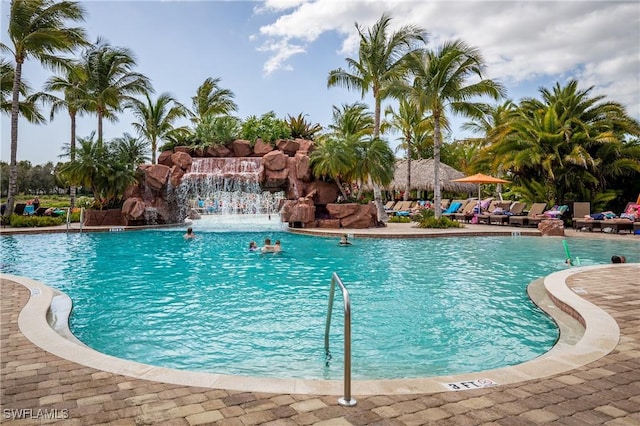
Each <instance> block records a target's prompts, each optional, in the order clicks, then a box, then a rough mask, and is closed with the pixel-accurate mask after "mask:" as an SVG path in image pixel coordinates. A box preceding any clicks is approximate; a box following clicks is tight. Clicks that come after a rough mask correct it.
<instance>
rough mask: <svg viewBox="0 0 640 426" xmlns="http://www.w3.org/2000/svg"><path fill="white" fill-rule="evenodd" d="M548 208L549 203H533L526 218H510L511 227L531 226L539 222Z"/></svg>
mask: <svg viewBox="0 0 640 426" xmlns="http://www.w3.org/2000/svg"><path fill="white" fill-rule="evenodd" d="M546 208H547V203H533V205H531V208H530V209H529V213H527V215H526V216H510V217H509V225H511V226H529V224H530V223H534V222H539V221H538V220H537V219H538V217H539V216H540V215H542V214H543V213H544V209H546ZM530 221H531V222H530ZM536 224H537V223H536Z"/></svg>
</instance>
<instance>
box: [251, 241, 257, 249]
mask: <svg viewBox="0 0 640 426" xmlns="http://www.w3.org/2000/svg"><path fill="white" fill-rule="evenodd" d="M256 250H258V245H257V244H256V242H255V241H251V242H250V243H249V251H256Z"/></svg>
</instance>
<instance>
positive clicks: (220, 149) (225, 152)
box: [207, 145, 231, 157]
mask: <svg viewBox="0 0 640 426" xmlns="http://www.w3.org/2000/svg"><path fill="white" fill-rule="evenodd" d="M207 155H208V156H210V157H231V150H230V149H229V148H227V147H226V146H224V145H214V146H210V147H209V148H207Z"/></svg>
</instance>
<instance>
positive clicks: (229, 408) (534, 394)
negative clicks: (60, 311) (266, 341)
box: [0, 224, 640, 426]
mask: <svg viewBox="0 0 640 426" xmlns="http://www.w3.org/2000/svg"><path fill="white" fill-rule="evenodd" d="M487 228H488V229H487ZM85 229H86V228H85ZM86 230H87V231H90V230H93V229H86ZM100 230H105V229H100ZM107 230H108V229H107ZM465 230H466V231H467V232H473V234H475V235H478V234H481V235H484V234H487V233H495V232H507V233H508V234H507V235H511V232H512V231H513V232H521V233H522V234H525V233H529V232H531V233H533V234H537V230H535V229H533V230H529V229H527V228H513V229H511V228H508V227H499V226H483V225H469V226H467V228H465ZM41 231H42V230H36V232H41ZM308 231H309V230H304V231H303V232H305V233H306V232H308ZM18 232H21V233H22V232H28V231H18ZM32 232H33V230H32ZM48 232H66V230H65V229H63V230H61V229H60V228H57V229H51V230H48ZM314 232H321V233H323V234H327V233H330V234H340V233H345V232H346V233H348V234H352V235H354V237H356V238H358V237H367V236H386V237H394V236H395V237H400V238H407V237H417V236H420V237H429V236H442V235H443V234H444V235H451V234H458V232H460V231H457V230H456V231H454V232H451V230H444V231H443V230H418V229H416V228H412V227H411V226H410V225H407V224H390V226H388V227H386V228H378V229H372V230H346V231H345V230H339V231H338V230H336V231H333V232H332V231H331V230H317V231H314ZM6 233H12V231H11V230H10V229H9V228H5V229H2V234H6ZM458 235H460V234H458ZM567 237H582V238H608V239H622V240H625V241H629V240H632V241H638V243H639V244H640V237H637V236H632V235H615V234H599V233H593V234H591V233H588V232H584V233H575V232H573V231H570V230H567ZM620 254H624V253H620ZM540 281H541V283H540V284H541V285H538V286H535V288H534V290H532V291H531V292H537V293H538V295H537V296H536V295H532V298H534V299H535V298H537V300H538V301H539V302H540V303H543V304H545V303H546V304H548V305H549V306H548V307H547V308H548V309H549V310H550V311H551V314H552V315H553V316H554V318H560V317H561V316H562V315H564V314H563V313H562V312H553V310H554V309H555V310H556V311H559V310H558V309H557V308H555V305H551V304H550V303H549V301H548V300H547V301H546V302H545V294H548V295H550V297H551V298H553V299H556V301H558V305H563V306H564V308H565V310H567V311H569V313H571V314H572V315H573V316H574V317H580V318H581V319H582V322H583V323H584V324H586V330H585V329H582V331H581V330H580V327H579V326H575V325H573V326H572V325H571V319H568V320H566V319H563V320H561V321H562V322H563V324H565V328H564V329H563V328H562V327H561V331H562V335H563V337H561V342H560V343H559V345H557V348H554V350H552V353H550V355H549V356H546V355H545V356H543V357H540V359H537V360H534V361H533V362H531V363H525V364H523V365H521V366H522V367H521V368H519V367H518V366H516V368H513V369H510V370H513V371H509V372H508V373H509V374H506V373H505V372H504V371H502V372H498V373H495V372H486V374H485V373H484V372H483V373H477V374H472V375H470V376H469V377H476V378H485V377H491V378H492V380H494V381H496V382H497V383H498V385H497V386H494V387H487V388H482V389H475V390H465V391H448V390H447V389H446V388H445V387H444V386H443V383H445V382H446V383H451V381H453V379H451V378H448V380H441V381H440V382H441V383H440V388H436V389H435V390H434V389H432V388H416V389H417V391H416V390H412V389H405V391H404V392H402V391H400V392H399V391H398V389H397V388H396V389H394V390H393V391H390V392H389V393H386V392H384V391H382V390H379V389H378V388H376V387H375V384H371V386H368V385H367V384H366V383H365V384H361V383H360V384H358V383H354V386H353V397H354V398H355V399H356V400H357V405H356V406H354V407H343V406H340V405H339V404H338V398H337V396H336V394H335V392H334V390H329V391H328V393H329V394H326V393H324V392H323V393H316V394H314V393H309V392H308V391H307V390H305V391H304V392H303V391H302V390H301V391H300V392H293V391H288V392H266V391H256V390H242V389H243V388H246V389H250V388H252V387H253V385H252V384H251V383H243V382H244V381H245V380H246V379H241V378H237V379H236V380H235V381H234V380H231V381H229V382H225V381H224V380H221V381H218V382H217V383H219V384H224V383H227V385H226V386H215V384H214V385H213V386H206V387H205V386H201V384H200V383H199V382H197V381H192V382H190V384H191V386H190V385H188V384H184V383H183V384H178V383H172V384H169V383H167V382H159V381H156V380H150V379H145V378H141V377H144V374H142V375H140V374H137V372H134V371H133V370H129V371H130V372H131V374H123V373H114V372H113V371H111V370H117V364H118V362H117V361H114V362H108V363H107V364H104V368H95V367H93V366H87V364H90V365H100V362H104V357H103V359H102V360H97V361H95V360H93V359H88V358H85V357H84V355H83V354H84V353H83V352H82V350H80V349H78V350H77V351H75V352H74V353H67V354H66V355H65V356H64V357H62V356H59V355H56V353H58V354H65V350H68V345H70V344H71V343H70V342H69V341H68V340H66V339H62V338H59V336H57V335H56V336H57V337H55V336H54V338H49V336H50V335H49V334H46V333H44V332H50V331H51V328H49V327H48V326H47V318H46V315H45V312H46V310H47V307H48V306H49V303H50V302H47V301H46V300H44V297H42V296H44V295H45V288H43V289H42V290H40V291H37V292H36V291H34V290H33V289H34V288H35V287H37V283H35V282H30V281H29V280H24V279H20V278H12V277H11V276H3V278H2V282H1V285H0V303H1V304H0V323H1V329H0V362H1V371H0V404H1V411H2V413H1V414H0V416H2V417H1V419H2V420H0V423H2V424H42V423H50V422H58V423H60V424H65V425H67V424H68V425H89V424H90V425H94V424H111V425H141V424H154V425H156V424H165V425H196V424H218V425H243V426H244V425H374V424H375V425H423V424H434V425H480V424H483V425H489V424H491V425H539V424H545V425H546V424H559V425H573V424H575V425H585V424H607V425H639V424H640V296H639V295H638V286H640V264H622V265H602V266H599V267H586V268H571V269H568V270H566V271H561V272H559V273H556V274H553V275H552V276H550V277H547V279H545V280H544V283H542V280H540ZM532 287H534V286H532ZM30 289H31V290H30ZM545 289H546V292H545V291H544V290H545ZM34 304H35V305H38V304H39V306H32V305H34ZM34 309H35V310H34ZM603 311H604V312H603ZM605 313H606V314H605ZM607 314H608V315H607ZM565 320H566V321H565ZM574 322H575V321H574ZM43 329H46V330H43ZM39 332H43V333H44V335H39ZM581 332H584V336H582V337H581V336H580V333H581ZM27 336H28V337H27ZM42 338H44V340H45V341H44V342H40V341H39V340H38V339H42ZM34 340H35V341H37V342H39V343H40V345H36V344H34V343H33V341H34ZM43 346H45V347H48V348H49V350H45V349H43V348H42V347H43ZM76 358H78V359H76ZM96 358H99V357H96ZM74 359H75V360H74ZM124 368H125V370H118V371H127V370H126V368H127V367H126V366H125V367H124ZM518 376H519V379H518ZM147 377H150V375H147ZM514 377H515V378H516V379H517V380H512V379H513V378H514ZM194 380H197V379H194ZM169 382H172V380H169ZM435 382H436V384H437V382H438V380H435ZM407 383H408V384H409V383H410V381H407ZM505 383H506V384H505ZM194 384H197V385H198V386H193V385H194ZM409 387H410V386H409V385H407V388H409ZM440 389H441V390H440ZM339 395H340V394H338V396H339Z"/></svg>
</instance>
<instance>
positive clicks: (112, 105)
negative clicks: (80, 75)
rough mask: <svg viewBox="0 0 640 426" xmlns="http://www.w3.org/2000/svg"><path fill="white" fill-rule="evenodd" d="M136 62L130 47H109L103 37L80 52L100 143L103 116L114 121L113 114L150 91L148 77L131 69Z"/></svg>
mask: <svg viewBox="0 0 640 426" xmlns="http://www.w3.org/2000/svg"><path fill="white" fill-rule="evenodd" d="M135 65H136V60H135V57H134V55H133V52H132V51H131V50H129V49H126V48H122V47H114V46H111V45H110V44H109V43H108V42H106V41H104V40H102V39H98V41H97V42H96V44H95V45H93V46H92V47H91V48H89V49H87V50H86V51H85V53H84V55H83V66H84V67H85V72H86V74H87V80H88V84H87V92H88V95H89V98H88V101H89V103H88V108H89V109H90V111H92V112H95V113H96V114H97V116H98V143H99V144H101V143H102V140H103V131H102V122H103V120H104V119H105V118H106V119H108V120H111V121H117V120H118V117H117V116H116V114H115V113H116V112H120V111H122V108H123V106H124V105H125V104H127V103H128V102H131V101H133V100H134V99H135V98H134V97H133V96H134V95H140V94H147V93H149V92H151V93H153V88H152V87H151V83H150V81H149V79H148V78H147V77H146V76H144V75H143V74H140V73H137V72H134V71H132V70H133V68H134V67H135Z"/></svg>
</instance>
